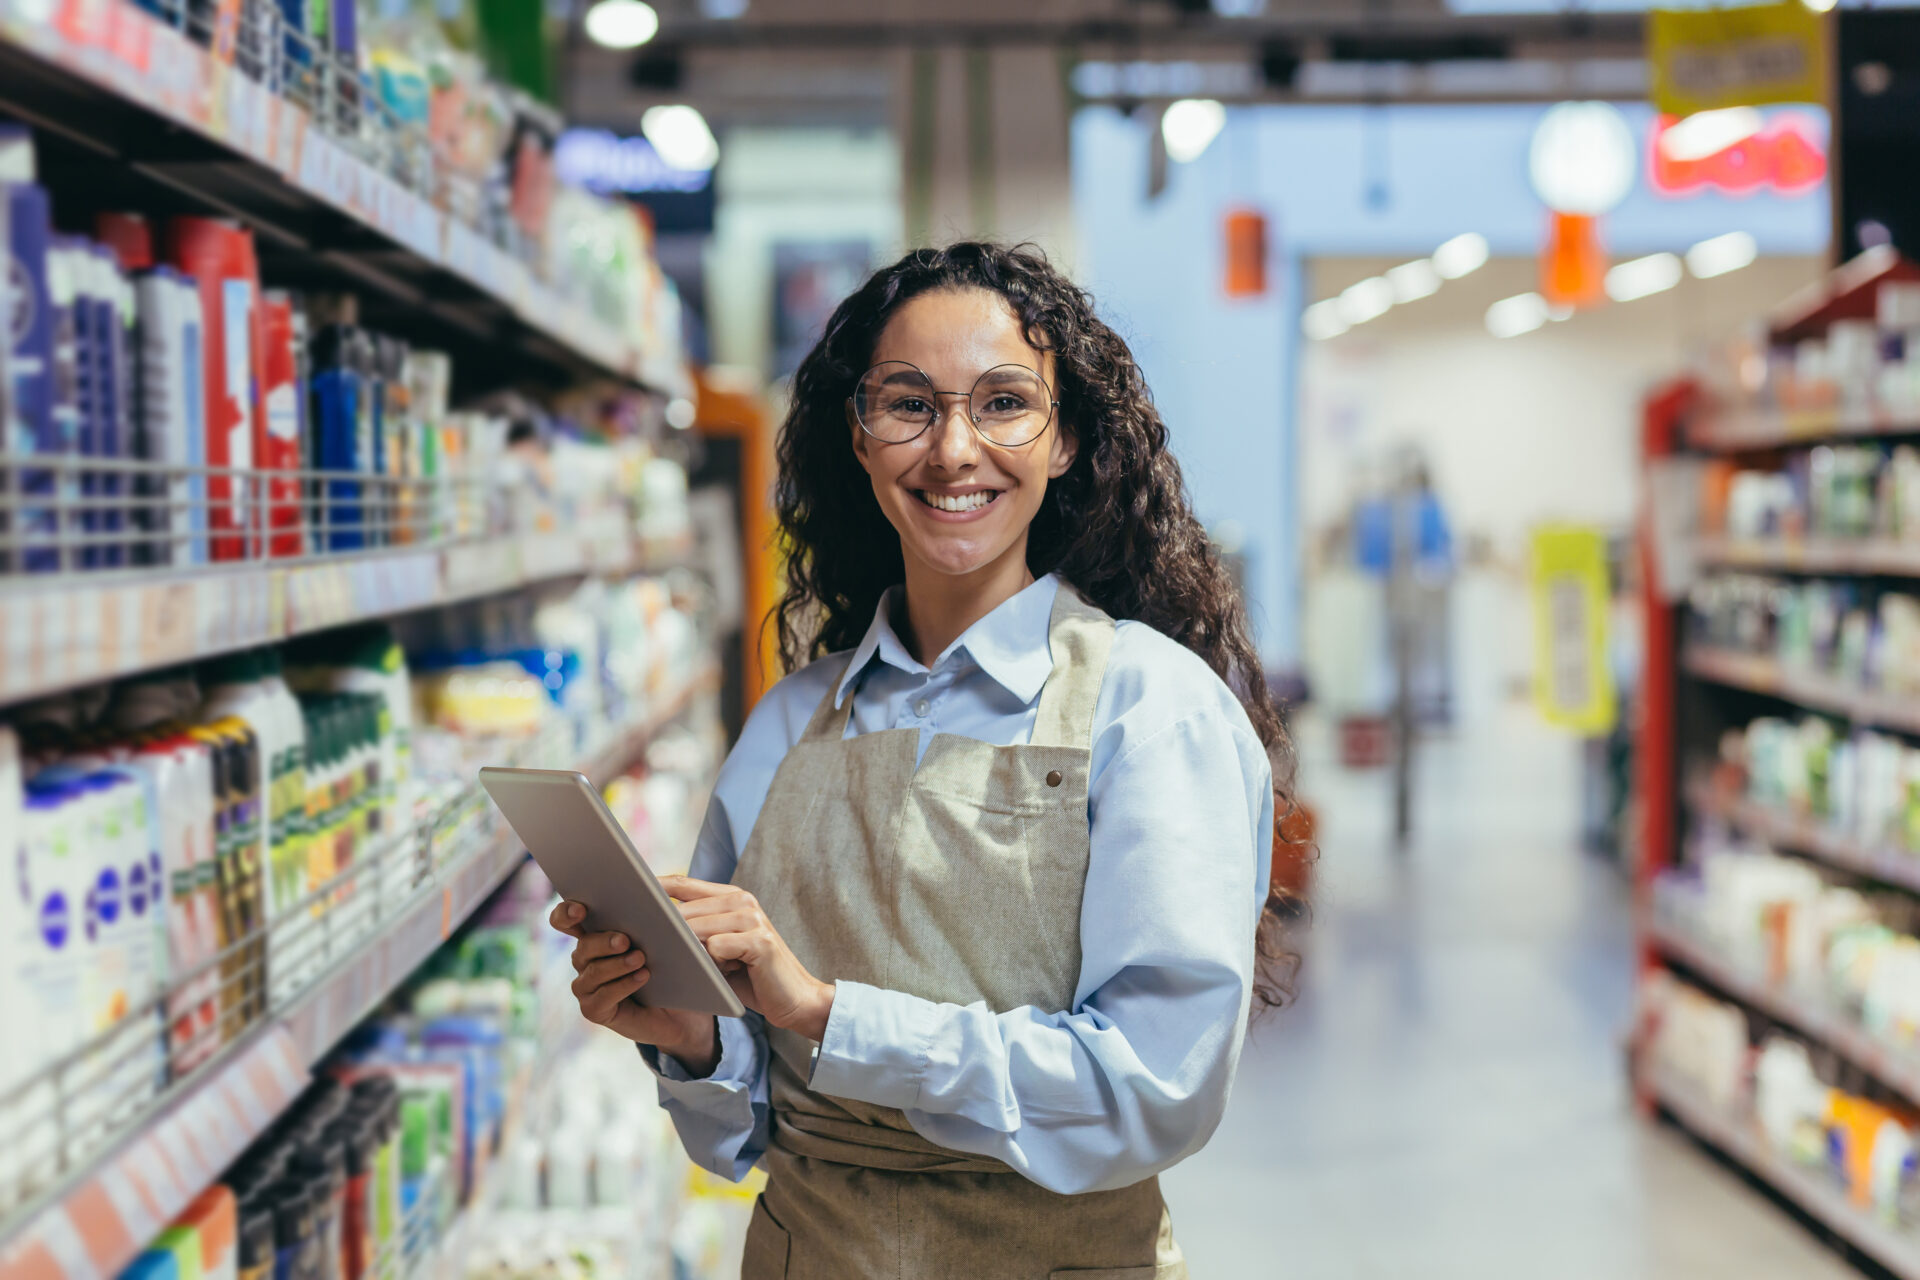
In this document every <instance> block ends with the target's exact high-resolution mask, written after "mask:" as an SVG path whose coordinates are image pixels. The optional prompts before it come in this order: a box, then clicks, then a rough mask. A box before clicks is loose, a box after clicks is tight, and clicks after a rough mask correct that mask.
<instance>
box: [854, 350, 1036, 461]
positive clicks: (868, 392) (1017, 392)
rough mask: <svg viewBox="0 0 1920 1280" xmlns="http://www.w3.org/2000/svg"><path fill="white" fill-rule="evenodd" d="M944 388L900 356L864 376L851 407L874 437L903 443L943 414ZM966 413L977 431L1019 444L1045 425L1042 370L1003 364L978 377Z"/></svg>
mask: <svg viewBox="0 0 1920 1280" xmlns="http://www.w3.org/2000/svg"><path fill="white" fill-rule="evenodd" d="M943 398H944V397H943V396H942V394H941V393H939V392H936V391H935V390H934V386H933V382H932V380H931V379H929V378H928V377H927V375H926V374H924V373H922V372H920V370H918V369H916V368H915V367H914V366H912V365H910V364H905V363H903V362H900V361H888V362H886V363H884V364H877V365H875V366H874V367H873V368H871V369H869V370H867V372H866V373H865V374H863V375H862V376H861V378H860V384H859V386H858V388H856V390H855V391H854V396H853V409H854V413H855V414H856V415H857V416H858V417H859V419H860V426H861V428H862V429H863V430H865V431H866V432H867V434H868V435H871V436H873V437H874V438H875V439H878V440H884V441H887V442H889V443H892V444H902V443H905V442H906V441H908V440H911V439H913V438H914V437H916V436H918V435H919V434H920V433H921V432H923V431H925V430H926V429H927V428H928V427H930V426H932V425H933V422H934V420H935V419H936V418H937V417H939V415H940V413H941V407H940V406H941V402H942V400H943ZM967 412H968V415H969V416H970V418H971V419H972V421H973V425H974V427H975V429H976V430H978V431H979V432H980V434H981V435H982V436H984V437H985V438H986V439H987V440H988V441H990V442H992V443H994V444H998V445H1019V444H1025V443H1027V442H1028V441H1029V440H1032V439H1033V438H1034V437H1036V436H1038V435H1039V434H1040V433H1041V432H1042V431H1045V430H1046V429H1047V423H1048V422H1049V421H1050V420H1051V419H1052V417H1053V399H1052V397H1051V395H1049V393H1048V391H1047V384H1046V383H1044V382H1042V381H1041V380H1040V375H1038V374H1036V373H1035V372H1034V371H1033V370H1031V369H1026V368H1022V367H1021V366H1019V365H1012V364H1006V365H1000V366H999V367H997V368H993V369H989V370H987V371H986V372H985V373H983V374H981V375H980V377H979V378H978V379H976V380H975V382H974V384H973V388H972V390H970V391H969V392H968V393H967Z"/></svg>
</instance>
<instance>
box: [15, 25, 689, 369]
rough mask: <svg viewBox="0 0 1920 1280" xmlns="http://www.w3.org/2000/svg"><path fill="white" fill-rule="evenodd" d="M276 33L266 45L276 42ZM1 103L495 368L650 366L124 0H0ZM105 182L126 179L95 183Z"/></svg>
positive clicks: (45, 132) (89, 158)
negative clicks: (409, 316)
mask: <svg viewBox="0 0 1920 1280" xmlns="http://www.w3.org/2000/svg"><path fill="white" fill-rule="evenodd" d="M279 39H280V37H279V36H277V35H271V34H270V35H269V36H267V37H266V38H265V40H264V41H263V43H264V44H265V45H266V47H268V48H270V49H277V48H278V41H279ZM0 108H5V109H6V110H7V111H8V112H9V113H10V114H13V115H16V116H18V117H19V118H21V119H24V120H25V121H27V122H28V123H29V124H31V125H32V126H33V127H34V128H35V131H36V134H37V135H39V136H40V137H42V138H44V139H46V140H47V141H48V142H50V143H53V144H55V146H56V148H57V147H58V146H66V147H68V148H70V149H71V151H72V153H73V154H72V157H71V160H70V163H71V164H73V165H75V166H88V165H89V164H91V167H90V168H89V174H90V175H91V176H92V178H93V180H94V182H95V184H96V186H97V185H98V183H99V182H100V181H102V180H103V179H102V177H101V175H100V171H99V166H98V161H99V160H100V159H101V158H102V157H103V156H110V157H114V158H116V159H117V160H119V161H122V162H124V163H125V164H126V165H128V166H129V169H128V170H127V171H126V172H124V173H122V174H120V175H118V177H117V179H116V180H117V181H121V182H125V183H144V184H146V185H145V187H130V188H128V189H129V190H135V191H151V192H152V193H153V194H154V195H155V196H156V203H161V202H164V203H167V204H170V205H173V206H185V207H192V208H197V209H198V210H200V211H203V212H207V213H211V214H216V215H220V216H226V217H233V218H237V219H239V220H240V221H241V222H243V223H244V224H246V225H248V226H250V227H252V228H253V229H254V230H255V231H256V232H257V233H259V235H260V236H261V239H262V246H261V247H262V252H263V255H266V256H269V257H270V258H271V259H275V260H277V263H276V265H278V264H284V265H287V266H289V267H291V268H292V269H293V274H294V275H296V276H300V275H308V274H311V275H312V276H313V278H314V279H315V280H316V281H318V280H332V281H334V282H336V283H337V284H339V285H340V286H341V287H351V288H354V289H356V290H371V291H372V292H373V293H375V294H378V295H379V296H381V297H382V298H384V299H385V300H386V301H387V302H388V303H391V304H395V305H397V306H399V307H401V308H404V309H406V310H409V311H412V312H415V313H417V314H418V315H419V316H421V317H423V318H430V321H431V323H433V324H435V325H437V326H439V327H440V328H441V329H443V330H445V331H446V332H447V333H448V334H450V335H464V336H465V337H466V339H467V340H468V341H478V342H480V343H483V344H486V345H488V346H490V347H492V348H494V349H495V351H496V354H497V357H504V359H498V358H497V359H496V362H495V364H496V366H499V365H504V366H508V367H510V368H511V369H513V370H524V369H525V368H527V367H530V366H533V367H538V366H544V367H546V368H547V369H548V371H549V372H557V373H559V374H560V375H562V376H563V377H565V378H567V379H577V378H579V377H580V376H582V375H597V376H606V377H613V378H618V379H622V380H628V381H644V380H646V378H645V377H644V376H643V375H657V374H658V373H659V372H660V371H659V370H658V368H656V367H655V366H657V365H658V364H659V363H660V362H659V360H658V358H657V357H658V355H659V353H651V354H653V355H655V356H656V359H655V360H654V362H653V364H652V365H649V364H648V363H647V361H646V360H645V359H644V356H645V355H647V354H649V353H642V352H640V351H638V350H636V349H634V348H633V347H632V346H630V345H629V344H628V343H627V341H626V340H625V339H624V338H623V337H622V335H621V334H620V333H618V332H617V331H616V330H615V329H613V328H612V327H610V326H608V325H606V324H605V323H603V322H602V321H601V320H600V319H599V317H597V316H595V315H594V314H592V313H591V312H590V311H588V310H587V309H586V308H584V307H581V306H579V305H577V304H576V303H574V302H573V301H572V300H571V299H569V298H567V297H565V296H562V295H561V294H559V293H557V292H556V291H555V290H553V289H552V288H550V287H548V286H547V285H546V284H544V283H543V282H541V281H540V280H538V279H536V278H535V276H534V275H533V273H532V271H531V270H530V269H529V267H528V265H527V264H526V263H525V262H523V261H522V260H521V259H520V258H518V257H516V256H514V255H513V254H511V253H510V252H508V251H507V250H506V249H505V248H502V247H501V246H499V245H497V244H495V243H494V242H493V241H491V240H489V239H487V238H486V237H484V236H483V235H482V234H481V233H480V232H479V231H477V230H475V229H474V228H471V227H469V226H467V225H465V224H464V223H462V222H461V221H460V220H459V219H457V218H456V217H453V216H451V215H450V214H449V213H448V212H446V211H445V210H443V209H442V208H441V207H439V206H438V205H437V204H436V203H434V202H433V201H432V200H430V199H428V198H427V197H426V196H423V195H422V194H420V193H419V192H418V191H416V190H414V189H411V188H410V187H408V186H406V185H403V184H402V183H401V182H400V181H399V180H397V179H396V178H395V177H393V176H391V175H390V174H389V173H387V172H385V171H383V170H382V169H381V168H380V167H378V166H376V165H375V164H374V163H372V162H370V160H368V159H366V158H363V157H362V156H361V155H359V154H356V149H357V148H358V147H359V146H360V145H361V144H360V140H359V139H355V138H348V137H344V136H341V135H338V134H336V133H334V132H331V131H329V130H328V129H324V128H322V127H321V126H320V124H319V117H318V115H316V113H313V112H309V111H308V110H307V109H305V108H304V107H302V106H301V105H299V104H298V103H296V102H295V101H293V100H292V99H290V98H288V97H284V96H282V95H280V94H278V93H274V92H272V91H270V90H269V88H268V87H267V86H266V85H264V84H262V83H260V82H259V81H257V80H255V79H253V78H251V77H250V76H249V75H248V74H247V73H246V72H244V71H242V70H240V69H239V68H238V67H237V66H236V65H235V64H234V63H233V62H232V61H231V60H228V59H222V58H218V57H215V56H214V55H213V54H212V53H210V52H209V50H208V49H207V48H205V47H203V46H202V45H201V44H199V43H197V42H195V41H194V40H191V39H189V38H188V37H187V36H186V35H184V34H183V33H182V32H181V31H179V30H177V29H176V28H175V27H174V26H172V25H170V24H169V23H167V22H165V21H162V20H161V19H159V18H157V17H155V16H154V15H152V14H150V13H148V12H146V11H145V10H143V9H141V8H138V7H136V6H134V5H133V4H131V3H128V2H127V0H71V2H69V3H62V4H60V5H57V6H56V5H51V4H42V3H39V2H38V0H0ZM410 141H411V140H409V139H403V138H396V139H395V140H394V142H393V145H394V146H395V147H404V146H406V145H408V144H409V143H410ZM59 163H60V158H59V157H55V167H56V168H58V166H59ZM426 180H427V181H431V178H430V177H429V178H428V179H426ZM60 185H62V186H63V188H64V187H66V186H67V184H64V183H63V184H60ZM74 189H75V190H78V191H82V192H84V191H85V190H86V188H84V187H75V188H74ZM115 197H121V198H124V195H123V192H122V191H120V190H115V191H113V192H112V193H110V194H106V195H104V196H103V198H109V199H111V198H115ZM503 371H504V370H503V369H502V368H499V367H488V366H486V365H480V366H474V367H470V368H468V369H467V370H466V371H465V373H464V374H463V375H462V376H463V377H466V376H472V375H476V374H477V375H479V376H482V377H487V376H492V375H494V374H497V373H501V372H503Z"/></svg>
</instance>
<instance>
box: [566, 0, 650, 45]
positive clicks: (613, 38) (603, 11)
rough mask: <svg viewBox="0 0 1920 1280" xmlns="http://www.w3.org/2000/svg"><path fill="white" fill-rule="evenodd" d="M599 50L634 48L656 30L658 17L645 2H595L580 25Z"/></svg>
mask: <svg viewBox="0 0 1920 1280" xmlns="http://www.w3.org/2000/svg"><path fill="white" fill-rule="evenodd" d="M582 25H583V26H585V28H586V31H587V39H589V40H591V41H593V42H594V43H595V44H597V45H599V46H600V47H601V48H603V49H638V48H639V47H640V46H641V45H643V44H645V43H646V42H647V41H649V40H651V39H653V37H654V36H655V35H657V34H658V33H659V31H660V15H659V14H657V13H655V12H654V11H653V6H652V5H650V4H648V3H646V0H599V2H598V3H597V4H595V5H594V6H593V8H591V9H589V10H587V16H586V19H585V21H584V22H583V24H582Z"/></svg>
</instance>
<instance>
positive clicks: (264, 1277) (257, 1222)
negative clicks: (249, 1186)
mask: <svg viewBox="0 0 1920 1280" xmlns="http://www.w3.org/2000/svg"><path fill="white" fill-rule="evenodd" d="M239 1255H240V1256H239V1267H238V1270H239V1275H238V1277H237V1280H273V1271H274V1221H273V1209H272V1207H271V1206H269V1205H266V1204H263V1203H262V1202H261V1200H260V1198H259V1197H257V1196H255V1197H250V1198H249V1199H247V1200H245V1201H244V1202H242V1203H241V1205H240V1241H239Z"/></svg>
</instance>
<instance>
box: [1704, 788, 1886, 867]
mask: <svg viewBox="0 0 1920 1280" xmlns="http://www.w3.org/2000/svg"><path fill="white" fill-rule="evenodd" d="M1687 804H1688V805H1689V806H1690V807H1691V808H1692V809H1693V810H1694V811H1695V812H1696V813H1705V814H1711V815H1712V816H1714V817H1717V818H1721V819H1723V820H1725V821H1727V822H1730V823H1732V824H1733V825H1734V826H1736V827H1739V828H1740V829H1741V830H1743V831H1745V832H1747V833H1748V834H1749V835H1753V836H1757V837H1759V838H1760V839H1762V840H1764V841H1766V842H1767V843H1768V844H1770V845H1773V846H1775V847H1776V848H1781V849H1791V850H1793V851H1794V852H1796V853H1801V854H1805V855H1806V856H1808V857H1810V858H1817V859H1819V860H1820V861H1821V862H1824V863H1826V864H1828V865H1829V866H1833V867H1838V868H1840V869H1841V870H1842V871H1850V872H1852V873H1853V874H1855V875H1860V876H1866V877H1867V878H1869V879H1872V880H1878V881H1880V882H1881V883H1883V884H1891V885H1898V886H1899V887H1900V888H1902V889H1906V890H1909V891H1911V892H1913V893H1920V854H1913V853H1908V852H1907V851H1906V850H1904V849H1898V848H1891V847H1885V846H1874V845H1871V844H1868V843H1866V842H1865V841H1862V840H1855V839H1853V838H1852V837H1851V836H1847V835H1843V834H1841V833H1839V832H1836V831H1832V830H1829V829H1828V828H1826V827H1824V826H1822V825H1820V824H1819V823H1818V822H1815V821H1813V820H1812V819H1810V818H1805V817H1801V816H1800V815H1798V814H1794V813H1787V812H1785V811H1784V810H1781V809H1778V808H1775V807H1774V806H1772V805H1766V804H1759V803H1757V802H1755V801H1752V800H1748V799H1745V798H1744V797H1737V796H1736V797H1733V798H1731V799H1728V798H1723V797H1720V796H1716V795H1714V794H1713V791H1712V789H1711V788H1709V787H1705V786H1695V787H1689V788H1688V790H1687Z"/></svg>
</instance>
